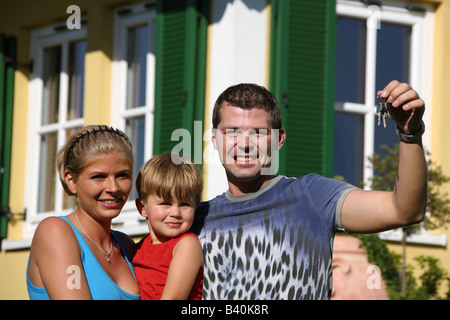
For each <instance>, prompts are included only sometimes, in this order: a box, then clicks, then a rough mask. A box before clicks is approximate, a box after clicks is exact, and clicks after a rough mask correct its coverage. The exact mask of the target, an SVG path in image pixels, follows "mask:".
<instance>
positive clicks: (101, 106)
mask: <svg viewBox="0 0 450 320" xmlns="http://www.w3.org/2000/svg"><path fill="white" fill-rule="evenodd" d="M122 2H139V1H122V0H95V1H88V0H77V1H76V4H77V5H78V6H80V8H81V9H82V12H83V13H84V14H86V13H87V14H88V16H89V17H90V19H89V20H88V25H89V32H88V35H87V46H88V47H87V49H88V53H87V55H86V74H85V121H86V124H92V123H105V124H108V123H109V121H110V87H111V83H110V80H111V55H112V42H113V41H112V40H113V39H112V29H113V14H112V13H113V9H114V7H115V6H117V5H119V4H121V3H122ZM426 3H428V4H430V3H432V4H434V5H436V7H437V9H436V17H435V34H434V37H435V39H434V40H435V41H434V45H435V50H434V52H435V54H434V57H433V58H434V84H433V85H434V89H433V115H432V127H431V128H428V130H431V134H432V150H431V153H432V158H433V160H434V161H435V162H436V163H438V164H439V165H441V166H442V167H443V169H444V173H445V174H447V175H450V148H448V143H449V141H450V130H448V125H447V122H446V121H448V119H450V108H449V107H448V105H447V100H448V97H447V94H448V89H449V88H450V59H448V58H447V59H446V57H449V56H450V0H442V1H427V2H426ZM70 4H74V3H71V1H61V0H46V1H25V0H14V1H2V2H1V4H0V32H4V33H6V34H14V35H16V36H17V39H18V61H19V62H21V63H25V62H28V61H29V60H30V54H29V52H30V30H32V29H33V28H36V27H40V26H44V25H47V24H49V23H53V22H61V21H65V20H66V19H67V18H68V16H69V14H67V13H66V8H67V7H68V6H69V5H70ZM24 8H26V9H24ZM92 17H95V19H94V18H92ZM209 40H210V39H209ZM27 110H28V71H27V70H26V69H23V68H19V69H18V70H17V71H16V79H15V97H14V119H13V121H14V123H13V144H12V146H13V149H12V168H11V170H12V172H11V191H10V194H11V196H10V207H11V211H12V212H15V213H18V212H23V209H24V208H23V203H24V197H25V196H26V195H25V194H24V190H25V184H26V177H25V155H26V149H25V146H26V142H27V141H26V136H27V135H26V124H27ZM27 156H29V155H27ZM446 191H447V192H448V193H449V194H450V188H449V187H447V188H446ZM20 220H21V218H20V216H15V217H13V219H12V220H11V222H10V224H9V228H8V239H21V237H22V223H21V221H20ZM445 232H446V234H447V238H448V239H450V231H449V230H446V231H445ZM390 248H391V249H392V250H395V251H398V252H400V250H401V249H400V247H399V246H398V245H395V244H391V245H390ZM420 254H427V255H433V256H436V257H438V258H440V259H441V261H442V262H443V264H444V265H445V268H446V269H447V270H449V273H450V258H449V252H448V249H447V248H435V247H420V246H410V247H409V248H408V259H409V261H410V262H411V260H412V258H413V257H415V256H417V255H420ZM27 258H28V250H16V251H0V299H27V298H28V295H27V292H26V284H25V269H26V263H27Z"/></svg>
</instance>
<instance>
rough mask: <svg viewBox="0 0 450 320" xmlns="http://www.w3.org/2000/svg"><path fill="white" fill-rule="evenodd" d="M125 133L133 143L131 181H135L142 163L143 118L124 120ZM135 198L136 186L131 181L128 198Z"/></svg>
mask: <svg viewBox="0 0 450 320" xmlns="http://www.w3.org/2000/svg"><path fill="white" fill-rule="evenodd" d="M125 131H126V134H127V135H128V137H129V138H130V140H131V143H132V145H133V156H134V168H133V181H136V176H137V174H138V171H139V169H140V168H141V167H142V165H143V164H144V160H145V159H144V156H145V155H144V143H145V118H144V117H138V118H132V119H128V120H127V122H126V129H125ZM135 198H137V193H136V187H135V184H134V183H133V189H132V190H131V193H130V197H129V199H135Z"/></svg>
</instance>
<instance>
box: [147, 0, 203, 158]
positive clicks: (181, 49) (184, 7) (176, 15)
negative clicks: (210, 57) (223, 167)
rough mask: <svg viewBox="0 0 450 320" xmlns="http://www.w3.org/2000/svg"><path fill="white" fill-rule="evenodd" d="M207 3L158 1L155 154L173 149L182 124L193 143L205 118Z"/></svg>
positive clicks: (173, 0) (176, 0)
mask: <svg viewBox="0 0 450 320" xmlns="http://www.w3.org/2000/svg"><path fill="white" fill-rule="evenodd" d="M207 3H208V2H207V1H199V0H197V1H196V0H190V1H186V0H171V1H158V4H157V18H156V28H157V30H156V32H157V35H156V83H155V131H154V139H155V140H154V149H153V153H154V154H160V153H163V152H168V151H171V150H172V149H173V147H174V146H175V145H177V144H178V143H179V142H178V141H171V135H172V132H173V131H174V130H176V129H180V128H183V129H187V130H189V132H190V133H191V137H192V140H191V142H192V148H193V147H194V145H193V144H194V140H193V138H194V136H193V128H194V121H202V120H203V109H204V86H205V84H204V83H205V63H206V58H205V55H206V27H207V19H206V17H207V15H206V14H205V13H206V12H207V8H206V6H207ZM201 131H202V132H203V130H201ZM196 139H202V137H196ZM183 151H187V150H183ZM191 152H192V150H191ZM185 155H186V154H185ZM187 155H188V156H190V154H187ZM191 159H192V160H194V159H193V158H191Z"/></svg>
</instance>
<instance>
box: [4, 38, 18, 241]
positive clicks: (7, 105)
mask: <svg viewBox="0 0 450 320" xmlns="http://www.w3.org/2000/svg"><path fill="white" fill-rule="evenodd" d="M15 63H16V38H15V37H13V36H5V35H4V34H1V33H0V239H3V238H6V233H7V226H8V217H7V215H8V214H9V182H10V176H11V172H10V171H11V141H12V121H13V97H14V65H15Z"/></svg>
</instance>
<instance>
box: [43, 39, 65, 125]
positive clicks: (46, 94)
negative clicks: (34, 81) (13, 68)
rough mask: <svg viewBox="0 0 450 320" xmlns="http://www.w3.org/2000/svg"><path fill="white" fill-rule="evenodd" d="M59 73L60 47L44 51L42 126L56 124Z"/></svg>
mask: <svg viewBox="0 0 450 320" xmlns="http://www.w3.org/2000/svg"><path fill="white" fill-rule="evenodd" d="M60 73H61V46H55V47H51V48H45V49H44V61H43V73H42V81H43V84H44V88H43V92H42V124H43V125H45V124H49V123H55V122H58V113H59V103H58V102H59V75H60Z"/></svg>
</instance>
